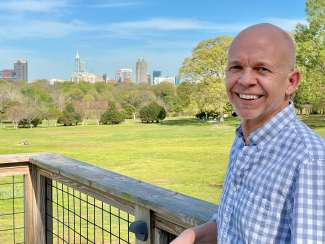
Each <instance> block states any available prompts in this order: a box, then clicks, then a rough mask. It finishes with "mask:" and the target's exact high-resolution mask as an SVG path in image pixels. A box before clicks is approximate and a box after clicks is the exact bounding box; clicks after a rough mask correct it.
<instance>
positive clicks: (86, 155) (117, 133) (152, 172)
mask: <svg viewBox="0 0 325 244" xmlns="http://www.w3.org/2000/svg"><path fill="white" fill-rule="evenodd" d="M302 119H303V120H304V121H305V122H306V123H308V124H310V125H311V126H312V128H313V129H314V130H315V131H316V132H317V133H319V134H320V135H321V136H322V137H324V138H325V120H324V117H320V116H309V117H303V118H302ZM237 123H238V120H234V119H230V120H229V121H226V122H225V123H223V124H216V123H215V122H212V123H210V122H202V121H197V120H195V119H191V118H177V119H169V120H166V121H164V122H163V123H162V124H142V123H139V122H135V121H126V122H125V123H123V124H120V125H100V126H97V125H88V126H74V127H63V126H61V127H49V128H33V129H13V128H6V129H0V154H8V153H20V152H53V153H61V154H64V155H66V156H69V157H72V158H75V159H79V160H82V161H86V162H89V163H92V164H95V165H97V166H99V167H103V168H106V169H108V170H111V171H114V172H118V173H120V174H123V175H127V176H130V177H133V178H136V179H140V180H143V181H145V182H149V183H151V184H155V185H159V186H162V187H164V188H168V189H171V190H174V191H178V192H181V193H184V194H187V195H190V196H193V197H197V198H200V199H203V200H206V201H209V202H212V203H217V202H218V201H219V199H220V193H221V189H222V184H223V178H224V175H225V172H226V166H227V160H228V154H229V150H230V146H231V143H232V140H233V138H234V130H235V126H236V124H237ZM22 141H25V142H27V143H28V145H22V143H21V142H22Z"/></svg>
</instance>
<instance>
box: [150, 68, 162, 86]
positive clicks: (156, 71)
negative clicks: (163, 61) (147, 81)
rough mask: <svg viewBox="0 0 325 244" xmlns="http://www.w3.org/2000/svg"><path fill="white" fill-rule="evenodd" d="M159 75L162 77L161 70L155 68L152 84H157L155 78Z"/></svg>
mask: <svg viewBox="0 0 325 244" xmlns="http://www.w3.org/2000/svg"><path fill="white" fill-rule="evenodd" d="M158 77H161V71H160V70H154V71H153V72H152V84H153V85H156V84H155V78H158Z"/></svg>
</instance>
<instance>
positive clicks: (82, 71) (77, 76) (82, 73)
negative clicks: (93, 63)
mask: <svg viewBox="0 0 325 244" xmlns="http://www.w3.org/2000/svg"><path fill="white" fill-rule="evenodd" d="M71 81H72V82H76V83H79V82H80V81H85V82H89V83H95V82H102V81H103V79H102V77H101V76H97V75H95V74H93V73H90V72H87V71H86V64H85V62H82V61H81V58H80V56H79V52H78V51H77V54H76V57H75V59H74V72H73V73H72V76H71Z"/></svg>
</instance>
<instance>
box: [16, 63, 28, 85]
mask: <svg viewBox="0 0 325 244" xmlns="http://www.w3.org/2000/svg"><path fill="white" fill-rule="evenodd" d="M14 72H15V78H16V80H22V81H28V65H27V61H26V60H17V61H16V63H14Z"/></svg>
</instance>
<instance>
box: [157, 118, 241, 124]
mask: <svg viewBox="0 0 325 244" xmlns="http://www.w3.org/2000/svg"><path fill="white" fill-rule="evenodd" d="M219 123H220V122H218V121H215V120H200V119H197V118H175V119H169V120H164V121H161V122H160V124H161V125H177V126H188V125H197V126H206V125H211V124H219ZM223 124H226V125H229V126H237V125H238V124H239V119H238V118H233V117H231V118H226V119H225V121H224V122H223Z"/></svg>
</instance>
